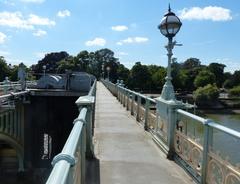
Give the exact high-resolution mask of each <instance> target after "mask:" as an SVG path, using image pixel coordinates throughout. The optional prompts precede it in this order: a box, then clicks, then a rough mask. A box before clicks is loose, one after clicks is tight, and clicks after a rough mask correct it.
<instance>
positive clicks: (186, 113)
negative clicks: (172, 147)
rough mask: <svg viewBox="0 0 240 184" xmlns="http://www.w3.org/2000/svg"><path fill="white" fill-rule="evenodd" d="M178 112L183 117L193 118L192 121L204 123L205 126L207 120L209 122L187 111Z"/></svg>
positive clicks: (180, 110)
mask: <svg viewBox="0 0 240 184" xmlns="http://www.w3.org/2000/svg"><path fill="white" fill-rule="evenodd" d="M177 112H178V113H179V114H182V115H184V116H187V117H189V118H192V119H194V120H196V121H198V122H200V123H202V124H205V123H206V120H207V119H204V118H202V117H200V116H197V115H195V114H192V113H189V112H187V111H184V110H182V109H177Z"/></svg>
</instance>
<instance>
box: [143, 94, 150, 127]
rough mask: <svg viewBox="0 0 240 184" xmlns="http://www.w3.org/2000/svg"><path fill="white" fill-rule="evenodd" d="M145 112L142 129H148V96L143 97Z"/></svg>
mask: <svg viewBox="0 0 240 184" xmlns="http://www.w3.org/2000/svg"><path fill="white" fill-rule="evenodd" d="M145 100H146V102H145V114H144V119H145V121H144V130H148V112H149V106H150V101H149V99H148V98H145Z"/></svg>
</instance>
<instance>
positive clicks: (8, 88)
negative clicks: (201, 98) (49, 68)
mask: <svg viewBox="0 0 240 184" xmlns="http://www.w3.org/2000/svg"><path fill="white" fill-rule="evenodd" d="M32 85H36V81H26V87H27V88H28V87H29V86H32ZM21 90H22V84H21V82H20V81H17V82H12V81H4V82H0V95H6V94H9V93H11V92H17V91H21Z"/></svg>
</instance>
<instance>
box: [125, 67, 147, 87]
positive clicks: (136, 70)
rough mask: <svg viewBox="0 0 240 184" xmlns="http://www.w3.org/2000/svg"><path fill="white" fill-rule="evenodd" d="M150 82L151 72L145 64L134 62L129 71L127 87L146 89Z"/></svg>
mask: <svg viewBox="0 0 240 184" xmlns="http://www.w3.org/2000/svg"><path fill="white" fill-rule="evenodd" d="M150 83H151V74H150V72H149V70H148V67H147V66H146V65H142V64H141V62H136V63H135V65H134V66H133V67H132V69H131V72H130V77H129V80H128V87H130V88H132V89H139V90H146V89H149V87H150Z"/></svg>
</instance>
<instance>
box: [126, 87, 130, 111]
mask: <svg viewBox="0 0 240 184" xmlns="http://www.w3.org/2000/svg"><path fill="white" fill-rule="evenodd" d="M129 94H130V93H129V91H127V111H128V110H129V107H128V104H129Z"/></svg>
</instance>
